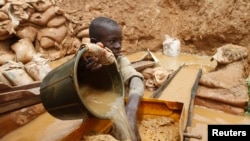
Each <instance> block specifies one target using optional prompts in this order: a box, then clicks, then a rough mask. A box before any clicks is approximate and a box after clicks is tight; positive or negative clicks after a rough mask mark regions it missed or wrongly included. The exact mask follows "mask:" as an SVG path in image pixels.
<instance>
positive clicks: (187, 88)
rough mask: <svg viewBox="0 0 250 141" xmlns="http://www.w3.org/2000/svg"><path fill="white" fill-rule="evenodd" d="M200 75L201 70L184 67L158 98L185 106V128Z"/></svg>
mask: <svg viewBox="0 0 250 141" xmlns="http://www.w3.org/2000/svg"><path fill="white" fill-rule="evenodd" d="M198 74H199V69H197V68H193V67H189V66H183V68H182V69H181V70H180V71H179V72H178V73H177V74H176V75H175V77H174V78H173V79H172V81H171V82H170V84H169V85H168V86H167V87H166V88H165V89H164V90H163V92H162V94H161V95H160V96H159V97H158V99H160V100H166V101H174V102H181V103H183V104H184V108H183V109H184V117H183V118H184V119H183V120H184V121H183V122H184V123H183V124H184V127H186V125H187V121H188V114H189V106H190V102H191V93H192V89H193V86H194V84H195V82H196V79H197V76H198Z"/></svg>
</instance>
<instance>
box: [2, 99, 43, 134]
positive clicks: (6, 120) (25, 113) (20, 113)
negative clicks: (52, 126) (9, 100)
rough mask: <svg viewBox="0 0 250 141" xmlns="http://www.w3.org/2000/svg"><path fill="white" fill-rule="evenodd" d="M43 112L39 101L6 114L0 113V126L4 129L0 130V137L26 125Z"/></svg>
mask: <svg viewBox="0 0 250 141" xmlns="http://www.w3.org/2000/svg"><path fill="white" fill-rule="evenodd" d="M44 112H45V109H44V107H43V105H42V104H41V103H39V104H36V105H33V106H29V107H26V108H22V109H20V110H16V111H13V112H10V113H7V114H1V115H0V127H1V128H2V129H4V130H0V138H1V137H3V136H4V135H6V134H8V133H9V132H11V131H13V130H15V129H17V128H19V127H21V126H24V125H26V124H27V123H29V122H30V121H32V120H34V119H35V118H37V117H38V116H39V115H41V114H42V113H44Z"/></svg>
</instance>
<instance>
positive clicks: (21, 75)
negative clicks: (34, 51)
mask: <svg viewBox="0 0 250 141" xmlns="http://www.w3.org/2000/svg"><path fill="white" fill-rule="evenodd" d="M0 69H1V72H2V74H3V75H4V76H5V77H6V78H7V80H8V81H9V82H10V83H11V84H12V85H13V86H20V85H26V84H30V83H32V82H33V81H34V80H33V79H32V78H31V77H30V76H29V75H28V74H27V72H26V71H25V70H24V65H23V64H22V63H21V62H19V63H17V62H14V61H9V62H7V63H6V64H4V65H2V66H1V68H0Z"/></svg>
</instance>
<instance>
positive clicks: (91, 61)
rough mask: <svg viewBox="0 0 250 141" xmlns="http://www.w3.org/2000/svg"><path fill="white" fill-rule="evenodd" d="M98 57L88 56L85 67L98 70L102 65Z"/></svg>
mask: <svg viewBox="0 0 250 141" xmlns="http://www.w3.org/2000/svg"><path fill="white" fill-rule="evenodd" d="M98 60H99V59H98V58H97V57H88V58H85V62H86V65H85V69H86V70H89V71H96V70H98V69H100V68H101V67H102V64H100V63H98Z"/></svg>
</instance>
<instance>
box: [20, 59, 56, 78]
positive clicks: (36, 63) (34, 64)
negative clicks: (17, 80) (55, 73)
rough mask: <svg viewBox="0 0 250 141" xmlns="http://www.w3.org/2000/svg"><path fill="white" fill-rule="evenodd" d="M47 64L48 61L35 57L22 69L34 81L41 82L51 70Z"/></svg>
mask: <svg viewBox="0 0 250 141" xmlns="http://www.w3.org/2000/svg"><path fill="white" fill-rule="evenodd" d="M48 62H49V59H45V58H42V57H40V56H39V55H36V56H34V57H33V60H32V61H30V62H29V63H27V64H25V65H24V68H25V70H26V72H27V73H28V74H29V75H30V76H31V77H32V78H33V79H34V80H36V81H41V80H43V78H44V77H45V76H46V75H47V74H48V73H49V72H50V71H51V70H52V69H51V68H50V66H49V65H48Z"/></svg>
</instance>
